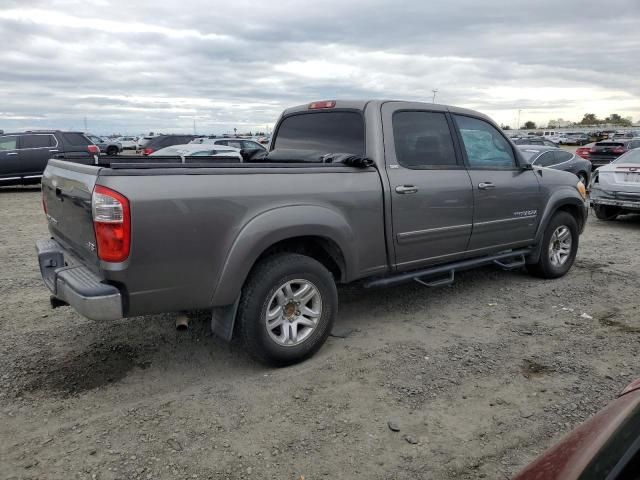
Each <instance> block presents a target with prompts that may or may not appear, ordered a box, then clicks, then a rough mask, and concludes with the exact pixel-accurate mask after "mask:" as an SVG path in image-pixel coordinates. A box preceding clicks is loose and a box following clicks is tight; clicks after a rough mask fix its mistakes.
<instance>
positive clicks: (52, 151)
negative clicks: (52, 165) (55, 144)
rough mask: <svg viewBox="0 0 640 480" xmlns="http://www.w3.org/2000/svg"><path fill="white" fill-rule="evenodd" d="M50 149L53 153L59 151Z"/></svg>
mask: <svg viewBox="0 0 640 480" xmlns="http://www.w3.org/2000/svg"><path fill="white" fill-rule="evenodd" d="M49 151H50V152H51V153H55V152H57V151H58V150H49Z"/></svg>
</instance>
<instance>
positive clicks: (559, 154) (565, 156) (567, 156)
mask: <svg viewBox="0 0 640 480" xmlns="http://www.w3.org/2000/svg"><path fill="white" fill-rule="evenodd" d="M553 153H554V155H555V157H556V163H562V162H568V161H569V160H571V159H572V158H573V155H572V154H571V153H569V152H565V151H563V150H556V151H554V152H553Z"/></svg>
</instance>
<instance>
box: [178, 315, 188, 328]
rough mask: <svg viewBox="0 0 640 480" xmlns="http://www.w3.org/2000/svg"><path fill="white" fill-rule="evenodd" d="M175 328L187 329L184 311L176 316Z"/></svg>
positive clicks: (186, 318) (186, 317)
mask: <svg viewBox="0 0 640 480" xmlns="http://www.w3.org/2000/svg"><path fill="white" fill-rule="evenodd" d="M176 330H177V331H179V332H186V331H187V330H189V317H188V316H187V314H186V313H179V314H178V318H176Z"/></svg>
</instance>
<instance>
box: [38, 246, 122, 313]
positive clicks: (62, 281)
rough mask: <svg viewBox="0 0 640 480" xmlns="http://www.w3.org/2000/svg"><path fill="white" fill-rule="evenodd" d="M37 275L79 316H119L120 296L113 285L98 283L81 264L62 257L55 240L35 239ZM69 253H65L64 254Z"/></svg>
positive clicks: (96, 278) (97, 279) (95, 277)
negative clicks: (38, 269)
mask: <svg viewBox="0 0 640 480" xmlns="http://www.w3.org/2000/svg"><path fill="white" fill-rule="evenodd" d="M36 251H37V252H38V263H39V265H40V274H41V275H42V280H43V281H44V284H45V285H46V286H47V288H48V289H49V290H50V291H51V293H52V294H53V296H54V297H55V298H57V299H59V300H62V301H63V302H65V303H68V304H69V305H71V306H72V307H73V308H74V309H75V310H76V311H77V312H78V313H79V314H80V315H82V316H84V317H87V318H90V319H92V320H117V319H119V318H122V317H123V309H122V295H121V293H120V290H118V289H117V288H116V287H114V286H113V285H108V284H106V283H102V279H100V278H99V277H98V276H97V275H96V274H95V273H93V272H92V271H91V270H89V269H88V268H87V267H85V266H84V265H82V264H79V263H75V262H72V263H71V264H69V262H68V261H67V260H65V253H66V252H65V250H64V249H63V248H62V246H61V245H60V244H59V243H58V242H56V241H55V240H52V239H48V240H38V241H37V242H36ZM68 256H69V254H68V253H67V257H68Z"/></svg>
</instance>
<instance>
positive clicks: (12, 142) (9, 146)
mask: <svg viewBox="0 0 640 480" xmlns="http://www.w3.org/2000/svg"><path fill="white" fill-rule="evenodd" d="M16 138H17V137H11V136H7V137H0V151H2V150H15V149H16Z"/></svg>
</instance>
